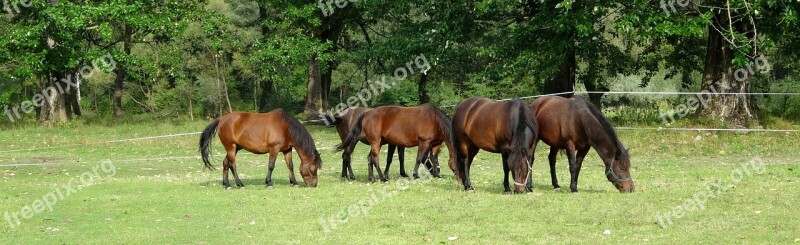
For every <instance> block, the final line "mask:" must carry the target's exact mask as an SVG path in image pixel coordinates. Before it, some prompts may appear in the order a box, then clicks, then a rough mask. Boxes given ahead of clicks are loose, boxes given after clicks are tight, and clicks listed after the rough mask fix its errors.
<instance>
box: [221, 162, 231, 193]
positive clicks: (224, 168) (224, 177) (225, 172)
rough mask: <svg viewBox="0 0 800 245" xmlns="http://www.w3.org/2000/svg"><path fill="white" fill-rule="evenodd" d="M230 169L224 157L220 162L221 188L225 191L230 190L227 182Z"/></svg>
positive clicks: (229, 183) (229, 184)
mask: <svg viewBox="0 0 800 245" xmlns="http://www.w3.org/2000/svg"><path fill="white" fill-rule="evenodd" d="M229 168H230V163H229V162H228V157H227V156H225V159H224V160H222V186H223V187H225V189H230V188H231V182H229V181H228V169H229Z"/></svg>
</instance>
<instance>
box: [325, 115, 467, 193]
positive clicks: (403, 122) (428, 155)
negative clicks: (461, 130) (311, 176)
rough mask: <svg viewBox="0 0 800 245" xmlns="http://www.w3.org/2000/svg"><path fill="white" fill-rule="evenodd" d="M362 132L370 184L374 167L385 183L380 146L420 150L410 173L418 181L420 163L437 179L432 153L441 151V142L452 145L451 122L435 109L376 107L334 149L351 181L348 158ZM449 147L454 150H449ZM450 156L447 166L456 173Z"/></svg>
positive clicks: (436, 162) (363, 116) (350, 168)
mask: <svg viewBox="0 0 800 245" xmlns="http://www.w3.org/2000/svg"><path fill="white" fill-rule="evenodd" d="M362 133H363V135H364V137H365V139H366V140H367V141H368V142H369V144H370V146H371V147H372V149H371V150H370V155H369V157H368V160H369V180H370V181H374V180H375V178H374V177H373V168H376V169H377V170H378V177H379V178H380V179H381V180H382V181H388V178H386V177H385V175H384V174H383V173H382V172H381V169H380V165H378V155H379V153H380V149H381V144H384V143H386V144H391V145H396V146H398V147H415V146H417V147H419V149H418V150H417V159H416V165H415V166H414V172H413V176H414V178H419V174H418V170H419V165H420V164H421V163H423V162H424V163H426V167H428V170H429V171H430V172H431V174H432V175H433V176H435V177H439V166H438V160H436V159H432V156H438V152H433V151H434V150H437V151H438V149H440V148H439V147H438V146H440V145H441V144H442V143H446V144H447V145H448V146H451V144H450V136H451V133H450V119H449V118H448V117H447V115H445V114H444V112H443V111H441V110H439V109H438V108H436V107H434V106H432V105H430V104H423V105H420V106H417V107H400V106H382V107H378V108H375V109H372V110H369V111H367V112H365V113H363V114H361V116H360V117H359V118H358V120H357V121H356V124H355V125H354V126H353V128H352V129H351V130H350V133H349V134H348V135H347V139H345V141H344V142H343V143H342V144H340V145H338V146H337V147H336V148H337V150H338V151H342V150H344V153H343V154H342V158H343V159H342V164H343V165H344V166H346V167H347V168H349V170H348V172H349V174H350V178H351V179H352V178H354V176H353V171H352V166H350V156H351V155H352V153H353V148H354V147H355V145H356V143H357V142H358V141H359V139H360V138H361V137H360V136H361V135H362ZM448 148H449V149H453V148H452V147H448ZM450 156H451V157H450V161H449V163H450V164H449V165H450V168H451V169H452V170H453V172H455V164H454V163H453V157H452V156H453V155H452V150H451V154H450Z"/></svg>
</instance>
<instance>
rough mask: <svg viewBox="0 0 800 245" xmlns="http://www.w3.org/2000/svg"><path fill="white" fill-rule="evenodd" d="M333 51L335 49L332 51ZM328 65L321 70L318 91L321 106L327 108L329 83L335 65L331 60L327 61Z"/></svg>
mask: <svg viewBox="0 0 800 245" xmlns="http://www.w3.org/2000/svg"><path fill="white" fill-rule="evenodd" d="M334 52H335V51H334ZM327 64H328V67H326V68H325V70H324V71H323V72H322V76H321V82H322V84H320V86H321V92H320V99H321V100H322V108H324V109H328V98H329V96H330V94H331V84H333V69H334V68H335V67H334V66H335V65H336V63H335V62H333V61H328V62H327Z"/></svg>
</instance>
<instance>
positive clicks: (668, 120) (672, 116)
mask: <svg viewBox="0 0 800 245" xmlns="http://www.w3.org/2000/svg"><path fill="white" fill-rule="evenodd" d="M771 69H772V66H771V65H770V64H769V61H767V58H764V55H761V56H758V57H757V58H756V59H755V60H754V61H751V62H750V63H748V64H747V65H746V66H745V67H742V68H739V69H736V71H734V72H733V78H734V79H736V82H742V81H744V80H745V79H747V78H748V77H749V76H752V75H755V74H763V73H767V72H769V71H770V70H771ZM723 86H724V84H723V83H722V81H716V82H714V84H712V86H710V88H709V89H704V90H703V91H700V93H699V94H697V96H696V97H690V98H688V99H686V101H685V102H684V103H683V104H680V105H678V106H676V107H675V108H674V109H673V110H671V111H668V112H665V111H664V110H660V109H659V110H658V115H659V117H661V120H663V121H664V125H666V126H669V125H670V124H672V123H674V122H675V120H676V118H682V117H685V116H686V115H689V113H691V112H694V111H696V110H697V109H698V108H700V107H701V106H702V107H703V108H705V107H706V106H708V102H709V101H711V98H713V97H717V96H720V95H721V94H722V93H724V92H725V89H727V88H726V87H723ZM709 90H711V91H709Z"/></svg>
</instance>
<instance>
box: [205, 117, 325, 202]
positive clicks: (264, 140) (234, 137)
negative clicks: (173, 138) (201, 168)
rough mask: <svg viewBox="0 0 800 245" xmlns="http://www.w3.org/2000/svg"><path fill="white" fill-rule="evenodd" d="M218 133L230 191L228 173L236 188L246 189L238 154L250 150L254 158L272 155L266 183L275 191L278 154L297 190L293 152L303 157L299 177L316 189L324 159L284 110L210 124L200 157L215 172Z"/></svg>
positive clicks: (312, 140)
mask: <svg viewBox="0 0 800 245" xmlns="http://www.w3.org/2000/svg"><path fill="white" fill-rule="evenodd" d="M217 132H219V140H220V141H221V142H222V145H223V146H224V147H225V151H226V152H227V155H226V157H225V159H224V160H223V161H222V169H223V170H222V184H223V185H224V186H225V188H226V189H230V188H231V186H230V183H229V182H228V169H230V171H231V172H233V177H234V178H235V180H236V186H237V187H239V188H244V184H242V181H241V180H240V179H239V174H238V172H237V171H236V154H237V153H238V152H239V150H242V149H244V150H247V151H249V152H252V153H255V154H259V155H260V154H267V153H269V173H268V174H267V177H266V179H265V180H264V183H265V184H266V185H267V188H268V189H272V170H273V169H275V160H276V159H277V157H278V153H283V157H284V160H285V161H286V165H287V166H288V167H289V183H290V184H292V186H294V187H298V185H297V180H296V179H295V177H294V166H293V164H292V149H293V148H294V149H295V150H297V154H298V155H300V174H301V175H302V177H303V181H305V183H306V185H307V186H308V187H317V181H318V179H317V170H318V169H320V168H322V159H321V157H320V155H319V152H318V151H317V148H316V146H314V139H313V138H312V137H311V134H309V133H308V130H306V128H305V127H303V125H302V124H300V122H299V121H297V119H295V118H293V117H292V116H290V115H289V114H288V113H286V112H285V111H283V110H281V109H276V110H273V111H271V112H268V113H246V112H231V113H229V114H227V115H225V116H223V117H222V118H219V119H216V120H214V121H213V122H211V124H209V125H208V126H207V127H206V128H205V130H203V133H202V134H201V135H200V155H201V156H202V158H203V163H205V167H206V168H208V169H209V170H213V169H214V166H212V165H211V163H210V162H209V160H208V156H209V146H210V144H211V139H212V138H213V137H214V135H215V134H216V133H217Z"/></svg>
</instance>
